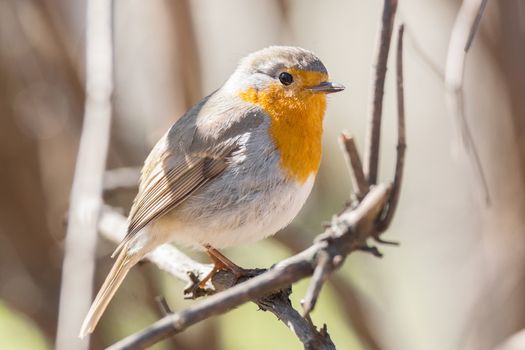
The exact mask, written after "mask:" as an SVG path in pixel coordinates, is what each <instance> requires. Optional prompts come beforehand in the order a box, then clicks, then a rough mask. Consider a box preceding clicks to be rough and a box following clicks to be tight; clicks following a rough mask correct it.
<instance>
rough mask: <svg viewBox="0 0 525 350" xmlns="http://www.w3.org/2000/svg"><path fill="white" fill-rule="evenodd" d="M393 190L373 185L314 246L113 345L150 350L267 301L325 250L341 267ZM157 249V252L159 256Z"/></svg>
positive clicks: (300, 275)
mask: <svg viewBox="0 0 525 350" xmlns="http://www.w3.org/2000/svg"><path fill="white" fill-rule="evenodd" d="M388 194H389V186H386V185H383V184H380V185H378V186H376V187H374V188H372V189H371V190H370V192H369V193H368V194H367V195H366V197H365V198H364V199H363V201H362V202H361V203H360V204H359V205H358V206H357V207H355V208H354V209H347V210H345V211H344V212H343V213H342V214H341V215H339V216H338V217H336V218H334V220H333V222H332V224H331V225H330V227H329V228H327V229H326V231H325V232H324V233H323V234H321V235H320V236H319V238H318V240H317V241H316V242H315V243H314V244H313V245H312V246H311V247H309V248H307V249H306V250H304V251H302V252H300V253H298V254H296V255H294V256H292V257H290V258H288V259H286V260H283V261H281V262H280V263H278V264H276V265H275V266H274V267H273V268H271V269H269V270H268V271H266V272H264V273H262V274H260V275H258V276H256V277H253V278H252V279H249V280H247V281H245V282H242V283H240V284H238V285H235V286H233V287H231V288H230V289H227V290H225V291H222V292H221V293H218V294H215V295H212V296H210V297H208V298H206V299H205V300H202V301H200V302H198V303H196V304H194V305H193V306H191V307H189V308H188V309H186V310H183V311H181V312H178V313H175V314H172V315H168V316H166V317H164V318H162V319H160V320H159V321H157V322H155V323H154V324H152V325H151V326H150V327H148V328H146V329H144V330H142V331H140V332H138V333H136V334H134V335H131V336H129V337H127V338H125V339H123V340H121V341H119V342H118V343H116V344H114V345H113V346H111V347H109V349H112V350H116V349H138V348H144V347H147V346H150V345H152V344H155V343H157V342H158V341H160V340H162V339H165V338H166V337H169V336H171V335H173V334H176V333H179V332H181V331H183V330H184V329H186V328H187V327H189V326H191V325H193V324H195V323H198V322H200V321H202V320H204V319H206V318H209V317H211V316H215V315H219V314H223V313H225V312H227V311H229V310H230V309H232V308H233V307H236V306H239V305H241V304H243V303H246V302H247V301H250V300H256V301H257V302H258V303H260V302H261V301H262V302H263V303H264V300H268V298H271V295H272V294H275V293H276V292H279V291H280V290H282V289H286V288H288V286H289V285H290V284H292V283H295V282H297V281H299V280H301V279H303V278H305V277H307V276H310V275H312V274H313V272H314V266H316V265H317V257H318V256H319V255H320V254H325V253H326V254H328V256H329V261H330V262H331V264H332V268H334V269H335V268H337V267H338V266H340V263H341V262H342V260H344V258H345V257H346V256H347V255H348V254H349V253H351V252H353V251H355V250H359V249H361V247H363V246H365V245H366V241H367V239H368V238H370V237H373V235H374V234H375V220H376V218H377V216H378V215H379V213H380V212H381V210H382V209H383V207H384V205H385V203H386V201H387V199H388ZM157 250H158V249H157ZM157 250H156V251H157ZM156 251H154V252H153V253H152V254H155V252H156ZM321 252H324V253H321ZM150 255H151V254H150ZM148 258H150V256H148ZM268 295H270V297H268ZM261 298H263V299H262V300H261ZM303 320H304V319H303Z"/></svg>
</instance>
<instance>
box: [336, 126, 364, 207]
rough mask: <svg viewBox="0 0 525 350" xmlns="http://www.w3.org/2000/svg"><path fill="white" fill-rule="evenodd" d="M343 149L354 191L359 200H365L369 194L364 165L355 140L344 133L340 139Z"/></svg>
mask: <svg viewBox="0 0 525 350" xmlns="http://www.w3.org/2000/svg"><path fill="white" fill-rule="evenodd" d="M340 142H341V147H342V148H343V150H344V152H343V153H344V154H345V156H346V164H347V165H348V170H349V172H350V179H351V180H352V190H353V191H354V193H355V196H356V198H357V200H361V199H363V197H364V196H365V195H366V193H367V192H368V188H369V185H368V181H366V178H365V174H364V172H363V165H362V163H361V158H360V157H359V152H358V151H357V146H356V144H355V140H354V138H353V137H352V136H350V135H349V134H348V133H346V132H343V133H342V134H341V138H340Z"/></svg>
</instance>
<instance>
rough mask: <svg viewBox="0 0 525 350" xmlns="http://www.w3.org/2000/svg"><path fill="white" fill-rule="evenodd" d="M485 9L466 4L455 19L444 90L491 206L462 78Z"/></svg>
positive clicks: (474, 0) (474, 1) (477, 0)
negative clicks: (467, 56)
mask: <svg viewBox="0 0 525 350" xmlns="http://www.w3.org/2000/svg"><path fill="white" fill-rule="evenodd" d="M482 5H483V4H482V2H481V0H464V1H463V3H462V4H461V8H460V9H459V12H458V15H457V17H456V22H455V23H454V27H453V28H452V34H451V36H450V43H449V46H448V54H447V64H446V69H445V86H446V96H447V102H448V107H449V110H450V114H451V115H452V118H453V119H454V121H455V122H456V123H457V129H458V133H459V138H460V140H461V141H462V144H463V147H464V148H465V151H466V152H467V155H468V158H469V160H470V161H471V163H472V167H473V169H474V173H475V175H476V176H475V177H476V179H477V180H478V182H479V183H480V185H481V187H482V190H483V194H484V199H485V202H486V203H487V204H490V193H489V186H488V183H487V179H486V177H485V173H484V172H483V166H482V164H481V159H480V157H479V154H478V150H477V147H476V144H475V143H474V139H473V137H472V132H471V130H470V126H469V124H468V121H467V117H466V114H465V101H464V94H463V78H464V73H465V72H464V71H465V61H466V51H465V45H466V43H467V42H468V41H469V40H470V41H471V40H472V39H469V36H470V33H471V32H472V31H473V30H472V28H473V26H475V22H476V18H477V17H478V14H482V13H483V12H482V11H480V6H482ZM474 33H475V30H474Z"/></svg>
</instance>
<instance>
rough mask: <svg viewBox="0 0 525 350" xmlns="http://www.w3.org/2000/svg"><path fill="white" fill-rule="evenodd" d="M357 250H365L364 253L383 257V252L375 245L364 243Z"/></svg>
mask: <svg viewBox="0 0 525 350" xmlns="http://www.w3.org/2000/svg"><path fill="white" fill-rule="evenodd" d="M359 250H361V251H363V252H366V253H370V254H372V255H373V256H375V257H376V258H382V257H383V253H381V252H380V251H379V249H378V248H377V247H376V246H369V245H364V246H361V247H359Z"/></svg>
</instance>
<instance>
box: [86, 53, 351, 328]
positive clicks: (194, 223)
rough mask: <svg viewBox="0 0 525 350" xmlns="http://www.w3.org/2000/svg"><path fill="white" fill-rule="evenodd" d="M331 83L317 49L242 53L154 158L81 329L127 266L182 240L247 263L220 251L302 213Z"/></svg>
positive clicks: (90, 324)
mask: <svg viewBox="0 0 525 350" xmlns="http://www.w3.org/2000/svg"><path fill="white" fill-rule="evenodd" d="M343 89H344V86H342V85H340V84H336V83H332V82H329V81H328V73H327V70H326V68H325V66H324V65H323V63H322V62H321V61H320V60H319V58H317V56H316V55H314V54H313V53H312V52H310V51H308V50H305V49H302V48H299V47H288V46H272V47H268V48H265V49H263V50H260V51H257V52H254V53H252V54H250V55H248V56H247V57H245V58H243V59H242V60H241V62H240V64H239V65H238V67H237V69H236V70H235V72H234V73H233V74H232V75H231V77H230V78H229V79H228V80H227V81H226V83H225V84H224V85H223V86H222V87H221V88H220V89H218V90H216V91H215V92H213V93H212V94H211V95H209V96H207V97H205V98H203V99H202V100H201V101H200V102H198V103H197V104H196V105H195V106H193V107H192V108H191V109H190V110H189V111H188V112H187V113H186V114H184V115H183V116H182V118H180V119H179V120H178V121H177V122H176V123H175V124H174V125H173V126H172V127H171V128H170V129H169V130H168V132H167V133H166V134H165V135H164V136H163V137H162V138H161V139H160V140H159V141H158V142H157V144H156V145H155V147H154V148H153V150H152V151H151V153H150V154H149V156H148V157H147V159H146V161H145V163H144V167H143V168H142V174H141V179H140V185H139V191H138V194H137V196H136V198H135V200H134V202H133V206H132V208H131V212H130V214H129V219H128V232H127V235H126V237H125V238H124V239H123V240H122V242H121V243H120V245H119V246H118V247H117V249H116V250H115V252H114V253H113V255H112V257H114V256H117V259H116V261H115V264H114V265H113V267H112V269H111V271H110V272H109V275H108V276H107V278H106V280H105V281H104V284H103V285H102V287H101V288H100V291H99V292H98V294H97V296H96V298H95V301H94V302H93V304H92V306H91V308H90V310H89V312H88V314H87V316H86V318H85V320H84V323H83V325H82V328H81V330H80V337H84V336H85V335H87V334H89V333H91V332H92V331H93V329H94V328H95V326H96V324H97V323H98V321H99V319H100V317H101V316H102V313H103V312H104V310H105V309H106V307H107V305H108V303H109V301H110V300H111V298H112V297H113V295H114V294H115V292H116V290H117V288H118V287H119V286H120V284H121V283H122V281H123V279H124V277H125V276H126V274H127V273H128V271H129V270H130V269H131V267H133V266H134V265H135V264H136V263H137V262H139V261H140V260H141V259H142V258H143V257H144V256H145V255H146V254H147V253H149V252H150V251H152V250H153V249H154V248H156V247H158V246H160V245H162V244H165V243H168V242H171V241H174V242H176V243H179V244H183V245H188V246H191V247H195V248H198V249H204V250H205V251H206V252H207V253H208V255H209V256H210V257H211V259H212V260H213V262H214V266H215V268H214V270H213V271H212V272H211V273H210V275H208V276H207V277H205V278H204V280H203V281H201V283H205V282H206V281H207V280H208V279H209V278H210V277H211V275H212V274H213V273H214V272H216V271H218V270H219V269H223V268H227V269H229V270H231V271H232V272H233V273H235V274H236V275H238V276H239V275H242V273H243V269H242V268H240V267H238V266H237V265H235V264H234V263H233V262H231V261H230V260H229V259H228V258H226V257H225V256H224V255H222V254H221V253H220V252H219V251H218V250H217V249H220V248H225V247H228V246H232V245H237V244H241V243H247V242H253V241H256V240H259V239H262V238H264V237H267V236H270V235H273V234H275V233H276V232H277V231H279V230H280V229H282V228H283V227H285V226H286V225H288V224H289V223H290V222H291V221H292V219H293V218H294V217H295V216H296V215H297V213H298V212H299V210H300V209H301V207H302V206H303V204H304V202H305V201H306V199H307V197H308V195H309V194H310V191H311V189H312V186H313V183H314V179H315V175H316V173H317V170H318V168H319V163H320V160H321V136H322V132H323V117H324V114H325V109H326V94H329V93H333V92H338V91H342V90H343Z"/></svg>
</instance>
